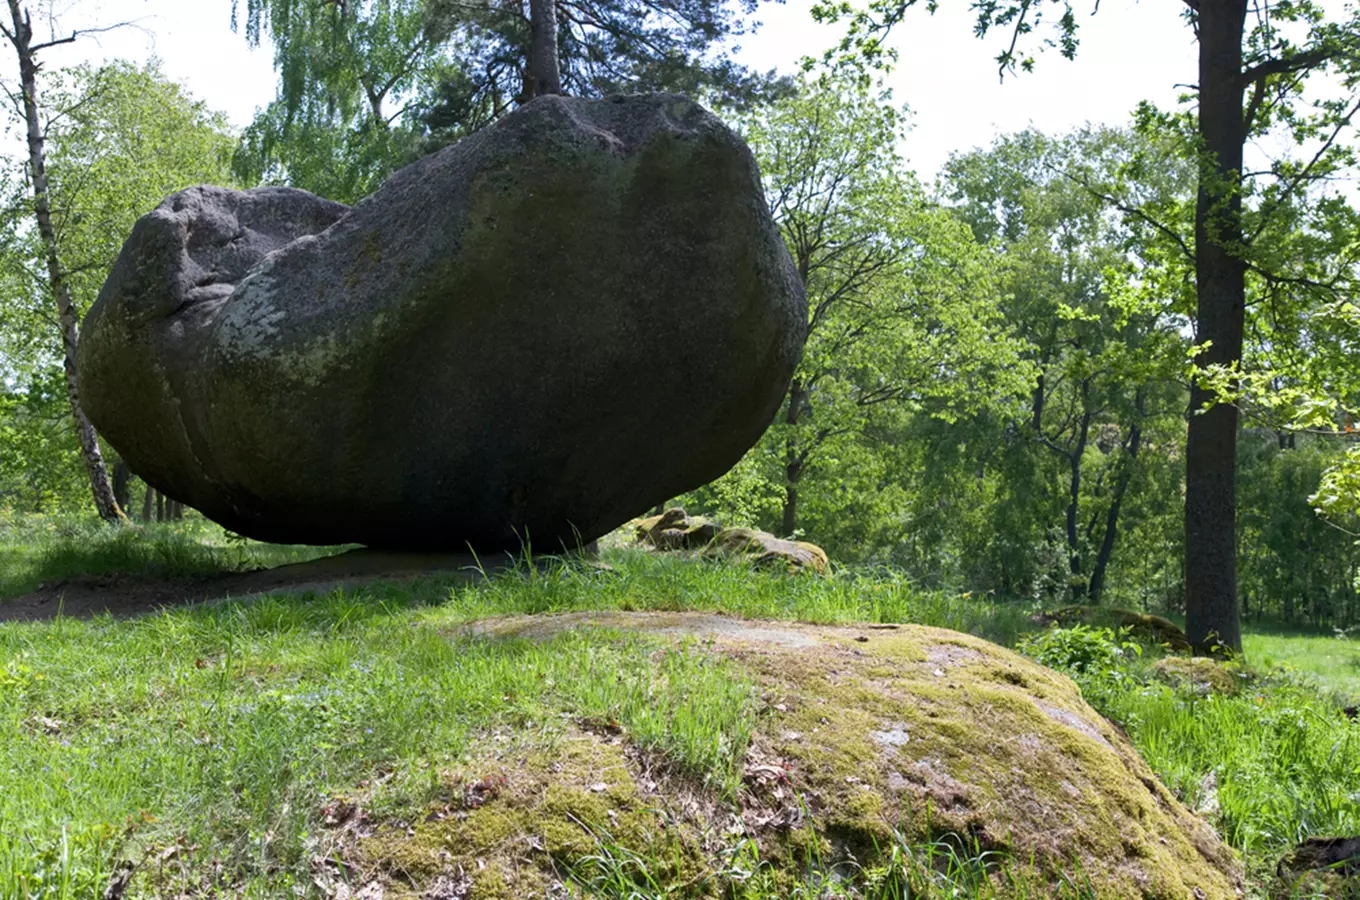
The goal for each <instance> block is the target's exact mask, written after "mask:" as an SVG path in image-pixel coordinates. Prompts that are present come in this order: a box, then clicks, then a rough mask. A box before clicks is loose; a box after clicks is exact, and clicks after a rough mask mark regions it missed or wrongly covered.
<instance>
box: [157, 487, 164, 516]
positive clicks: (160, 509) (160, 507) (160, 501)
mask: <svg viewBox="0 0 1360 900" xmlns="http://www.w3.org/2000/svg"><path fill="white" fill-rule="evenodd" d="M156 521H157V522H164V521H165V495H164V494H162V493H161V492H160V491H156Z"/></svg>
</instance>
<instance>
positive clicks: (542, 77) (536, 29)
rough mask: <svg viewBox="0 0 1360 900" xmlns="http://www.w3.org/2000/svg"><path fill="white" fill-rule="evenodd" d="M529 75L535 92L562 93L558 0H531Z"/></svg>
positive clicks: (535, 94) (541, 94) (537, 95)
mask: <svg viewBox="0 0 1360 900" xmlns="http://www.w3.org/2000/svg"><path fill="white" fill-rule="evenodd" d="M529 76H530V79H531V80H532V82H533V96H535V97H541V96H543V95H544V94H560V93H562V74H561V71H560V67H559V63H558V58H557V0H529Z"/></svg>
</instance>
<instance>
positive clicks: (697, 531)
mask: <svg viewBox="0 0 1360 900" xmlns="http://www.w3.org/2000/svg"><path fill="white" fill-rule="evenodd" d="M721 530H722V526H721V525H719V524H718V523H716V522H713V521H710V520H708V519H705V518H703V517H702V516H691V515H689V514H688V513H686V512H685V511H684V509H682V508H680V507H678V506H675V507H671V508H670V509H668V510H666V511H665V512H664V513H662V514H661V515H659V516H649V517H648V518H646V519H642V520H641V521H639V522H638V523H637V539H638V542H639V543H643V544H650V545H651V546H653V547H655V548H657V549H658V550H698V549H701V548H703V547H705V546H707V545H708V544H709V543H710V542H711V541H712V540H713V539H714V538H715V537H717V536H718V532H719V531H721Z"/></svg>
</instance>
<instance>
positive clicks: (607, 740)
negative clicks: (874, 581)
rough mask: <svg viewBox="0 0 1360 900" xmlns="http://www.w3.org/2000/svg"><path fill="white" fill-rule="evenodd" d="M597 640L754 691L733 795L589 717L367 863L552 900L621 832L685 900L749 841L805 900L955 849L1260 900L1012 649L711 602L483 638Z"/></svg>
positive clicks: (513, 626)
mask: <svg viewBox="0 0 1360 900" xmlns="http://www.w3.org/2000/svg"><path fill="white" fill-rule="evenodd" d="M577 629H604V630H605V633H613V632H631V633H634V634H644V635H650V636H652V637H653V638H656V639H662V640H676V641H679V642H681V643H683V644H684V646H685V647H686V650H685V652H687V653H688V652H693V653H699V652H703V653H709V654H712V655H713V657H714V659H713V664H714V665H720V666H727V667H733V668H734V669H735V670H736V671H739V672H742V673H744V677H747V678H749V679H750V680H751V681H752V683H753V684H754V685H755V688H756V690H757V691H758V695H759V696H760V697H761V698H763V702H764V709H763V711H762V712H761V714H760V715H759V716H758V717H757V718H756V719H755V721H754V722H753V723H752V724H753V734H752V738H751V741H750V744H749V747H747V748H746V749H745V755H744V757H742V758H741V759H740V760H737V761H736V763H737V765H738V766H739V770H740V772H741V774H742V776H743V786H742V788H741V790H740V791H738V792H737V794H736V796H732V797H720V796H716V795H715V794H714V793H712V792H707V791H705V790H704V789H703V787H702V786H701V785H700V786H696V785H694V784H693V783H685V782H683V780H676V779H674V778H670V777H668V776H667V775H666V774H665V772H666V770H665V767H664V766H662V765H657V764H656V763H657V762H658V761H657V760H655V759H653V758H649V757H648V755H647V754H646V753H645V752H643V751H642V748H638V747H634V746H630V739H629V735H628V734H627V732H626V730H625V729H624V728H623V727H621V726H619V725H618V724H617V723H614V724H611V723H608V722H593V723H591V722H587V723H583V724H582V726H581V727H580V728H568V729H567V730H566V731H565V732H564V733H562V734H561V735H560V736H559V737H556V738H554V739H552V740H547V741H545V742H544V746H542V747H538V746H534V745H532V741H531V740H530V739H529V738H527V737H525V738H524V740H523V741H521V740H519V739H518V738H515V739H507V736H506V735H503V734H500V733H498V734H497V735H496V736H495V739H494V740H489V741H488V742H487V744H486V746H485V747H484V748H483V749H484V750H485V753H484V754H478V753H477V752H475V751H474V753H473V754H472V755H471V756H470V758H469V759H468V760H467V761H466V762H467V765H466V769H465V770H461V771H460V772H459V773H458V776H457V777H456V778H455V779H453V780H454V781H455V783H461V784H472V785H474V787H475V786H476V785H478V784H487V783H493V785H494V786H495V787H496V790H495V791H489V792H486V793H485V794H479V795H478V796H477V797H476V799H475V802H474V803H467V802H463V803H461V804H459V803H456V802H455V804H454V806H453V807H452V808H451V809H436V810H433V811H431V813H430V814H429V815H422V816H418V817H416V818H415V819H414V820H412V819H411V818H410V817H409V816H404V817H403V818H402V819H401V821H397V822H392V823H382V822H378V823H371V824H370V827H369V833H370V836H369V837H366V838H364V839H363V840H359V841H357V843H356V845H355V846H354V847H353V849H352V851H351V852H352V853H353V855H354V856H356V857H357V859H358V862H359V863H360V864H358V865H356V866H355V870H357V871H364V872H370V873H377V874H376V875H375V876H374V877H377V878H390V886H391V887H392V889H393V890H399V891H411V894H410V895H411V896H428V894H422V893H421V892H422V891H425V890H428V889H430V888H431V887H432V886H433V885H436V884H438V883H439V881H440V879H442V878H453V877H458V876H460V874H461V873H466V877H467V878H468V879H469V883H468V884H467V889H468V893H467V894H466V896H469V897H501V896H507V897H529V896H544V895H545V894H546V895H551V893H552V889H553V884H554V883H555V882H554V879H555V878H557V877H558V876H559V875H560V873H561V872H562V871H564V870H565V871H572V870H573V869H574V868H575V867H576V866H577V865H581V864H583V863H584V861H585V860H588V859H590V858H598V856H599V854H601V853H602V852H605V851H604V850H602V848H601V844H600V843H599V841H598V840H597V838H598V836H599V835H600V834H602V833H603V834H607V835H609V842H610V845H609V847H608V852H609V853H611V854H613V857H614V858H616V859H618V858H630V859H631V858H634V857H633V856H632V854H636V858H637V859H640V860H643V861H652V862H651V863H650V864H651V865H652V866H653V867H654V868H653V870H652V871H651V874H652V875H654V876H656V877H659V878H661V879H662V880H663V882H662V883H663V885H664V884H672V883H673V884H677V885H685V886H694V885H703V886H705V887H704V889H703V890H699V889H695V890H693V891H692V892H690V891H682V892H680V893H683V894H684V895H685V896H696V897H697V896H714V897H717V896H728V894H727V893H725V892H724V889H725V888H732V887H733V884H732V883H729V882H727V881H724V879H726V878H730V877H731V873H732V872H733V867H732V865H731V860H732V859H733V853H734V852H735V850H734V848H735V847H737V845H738V843H739V842H742V841H749V842H750V844H749V845H748V847H749V848H751V849H750V850H748V851H743V856H742V859H743V860H744V863H743V866H744V867H747V868H749V869H750V870H756V869H757V868H758V869H760V870H764V871H766V872H767V874H768V875H769V877H770V878H771V879H773V881H772V883H770V884H769V885H767V888H768V891H767V893H766V894H765V895H766V896H794V895H796V893H797V891H798V890H800V889H804V888H806V887H807V885H809V884H814V885H815V884H816V883H817V879H818V877H832V876H831V873H835V876H834V878H835V879H845V880H846V881H847V882H849V883H854V882H856V880H857V879H858V880H861V881H862V880H863V879H864V877H865V874H866V873H870V872H873V871H875V870H876V867H880V866H886V865H890V864H891V863H892V861H893V860H894V859H895V861H896V863H897V864H903V861H904V860H906V859H910V858H911V857H913V856H914V857H915V858H916V863H915V865H916V866H918V867H919V868H918V874H920V873H929V872H930V866H931V864H932V861H933V863H934V864H935V865H941V866H942V865H943V857H944V856H946V855H947V853H948V851H947V850H945V849H942V848H946V847H950V848H953V850H954V852H956V853H957V854H958V860H959V861H962V860H978V859H979V858H981V857H983V855H984V854H985V860H986V874H980V875H979V876H978V877H979V878H980V879H982V880H989V881H990V884H985V885H979V886H978V887H977V893H976V894H971V893H970V894H969V895H970V896H974V895H976V896H984V895H985V896H997V897H1008V896H1024V897H1041V896H1055V897H1056V896H1068V895H1072V894H1080V895H1081V896H1094V897H1100V898H1165V900H1171V898H1176V900H1184V898H1193V897H1198V898H1203V900H1211V898H1213V900H1229V898H1236V897H1238V896H1240V893H1241V887H1242V882H1241V871H1240V867H1239V865H1238V863H1237V862H1236V860H1235V858H1234V856H1233V854H1232V851H1231V850H1229V849H1228V848H1227V847H1226V846H1225V845H1224V844H1223V843H1222V842H1221V841H1220V840H1219V839H1218V837H1217V836H1216V835H1215V834H1214V832H1213V831H1212V829H1211V828H1209V826H1208V825H1206V824H1205V823H1204V821H1203V820H1201V819H1199V818H1198V817H1197V816H1195V815H1194V814H1192V813H1191V812H1189V811H1188V810H1187V809H1186V808H1185V807H1184V806H1183V805H1181V803H1180V802H1178V801H1177V800H1176V798H1175V796H1174V795H1172V794H1171V792H1170V791H1168V790H1167V789H1166V788H1165V787H1164V786H1163V785H1162V784H1161V782H1159V781H1158V780H1157V778H1156V776H1155V775H1154V774H1153V772H1152V771H1151V770H1150V769H1149V768H1148V766H1147V764H1146V763H1144V762H1143V760H1142V759H1141V758H1140V757H1139V756H1138V754H1137V752H1136V751H1135V750H1134V748H1133V747H1132V746H1131V745H1130V744H1129V742H1128V740H1127V739H1126V738H1125V737H1124V736H1123V734H1122V733H1121V732H1120V731H1119V730H1118V729H1117V728H1115V727H1114V726H1113V725H1111V724H1110V723H1109V722H1107V721H1106V720H1105V719H1103V718H1101V716H1100V715H1098V714H1097V713H1096V712H1095V711H1094V710H1092V709H1091V707H1089V706H1088V705H1087V704H1086V703H1085V702H1084V701H1083V700H1082V698H1081V694H1080V692H1079V691H1078V689H1077V687H1076V686H1075V685H1074V684H1073V683H1072V681H1071V680H1070V679H1068V678H1067V677H1066V676H1064V675H1061V674H1058V673H1056V672H1053V671H1052V670H1049V669H1046V668H1044V667H1042V666H1040V665H1038V664H1036V663H1034V662H1032V661H1030V660H1028V659H1025V658H1024V657H1021V656H1019V655H1017V654H1015V653H1012V652H1010V651H1008V650H1005V649H1003V648H1001V647H998V646H996V645H995V644H990V643H988V642H986V641H982V640H978V639H976V638H973V637H969V636H967V635H963V634H959V633H957V632H951V631H945V630H942V629H936V628H925V627H920V626H912V625H902V626H886V627H885V626H864V627H853V626H852V627H842V628H831V627H820V626H810V625H797V624H791V623H786V622H754V621H744V620H741V619H733V618H728V617H725V616H716V615H708V614H701V613H690V614H684V613H623V612H613V613H608V612H604V613H577V614H568V615H559V616H517V617H510V618H503V619H494V620H486V621H482V622H478V623H473V624H472V625H471V626H470V627H469V631H470V632H471V636H472V637H474V638H475V637H480V638H483V639H494V638H499V637H510V638H529V639H534V640H548V639H552V638H554V637H555V636H558V635H562V634H563V633H565V632H568V631H572V630H577ZM526 745H528V746H526ZM479 779H481V781H479ZM487 779H491V781H490V782H488V780H487ZM412 822H414V824H412ZM927 847H933V852H934V853H935V854H936V855H933V856H932V855H930V854H931V851H930V850H927V849H925V848H927ZM895 851H906V852H905V853H900V854H899V855H897V856H896V857H894V852H895ZM747 852H750V853H752V855H751V856H747V855H745V854H746V853H747ZM757 857H758V858H757ZM964 865H965V866H966V865H967V864H966V863H965V864H964ZM630 871H631V870H630ZM977 871H979V872H982V866H981V865H978V866H977ZM384 873H387V874H384ZM851 886H853V884H852V885H851ZM860 886H863V885H860ZM807 892H808V893H809V894H812V893H814V892H813V891H810V890H809V891H807ZM657 893H658V894H660V893H663V891H662V890H661V889H658V890H657ZM736 893H737V891H736V890H735V889H734V890H732V894H733V895H735V894H736ZM863 893H864V894H866V895H870V896H878V894H877V893H870V892H869V891H867V890H866V891H864V892H863ZM817 895H818V896H820V894H817ZM837 895H838V896H839V895H840V894H839V893H838V894H837ZM845 895H846V896H858V895H859V894H856V893H855V892H854V891H850V890H847V891H846V892H845Z"/></svg>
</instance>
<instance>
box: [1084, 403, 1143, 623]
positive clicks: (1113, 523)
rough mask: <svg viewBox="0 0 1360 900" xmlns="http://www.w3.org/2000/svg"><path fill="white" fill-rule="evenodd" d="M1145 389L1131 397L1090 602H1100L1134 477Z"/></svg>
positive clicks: (1093, 577) (1089, 592)
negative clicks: (1120, 461) (1119, 467)
mask: <svg viewBox="0 0 1360 900" xmlns="http://www.w3.org/2000/svg"><path fill="white" fill-rule="evenodd" d="M1144 396H1145V395H1144V392H1143V390H1142V388H1139V389H1138V393H1137V395H1136V400H1135V401H1134V407H1135V413H1136V416H1137V417H1136V418H1135V419H1134V420H1133V424H1132V425H1130V426H1129V443H1128V445H1127V446H1126V448H1125V456H1124V460H1123V469H1122V470H1121V471H1120V473H1119V478H1118V479H1117V480H1116V481H1115V483H1114V494H1113V496H1111V498H1110V508H1109V510H1107V511H1106V513H1105V534H1104V535H1103V536H1102V537H1101V539H1100V550H1099V552H1097V553H1096V562H1095V565H1094V566H1093V567H1092V568H1091V581H1090V585H1089V586H1088V587H1087V589H1086V592H1087V594H1088V595H1090V598H1091V602H1092V603H1099V602H1100V596H1101V594H1102V593H1104V591H1105V570H1106V568H1108V566H1109V564H1110V556H1111V555H1113V553H1114V542H1115V538H1116V536H1117V535H1118V534H1119V512H1120V508H1121V507H1122V506H1123V505H1124V495H1125V494H1126V493H1127V492H1128V489H1129V482H1130V481H1132V480H1133V465H1134V463H1135V462H1137V461H1138V451H1139V449H1140V448H1141V447H1142V445H1143V409H1144Z"/></svg>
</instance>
